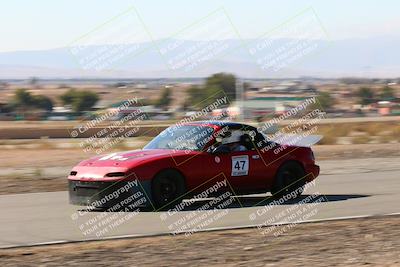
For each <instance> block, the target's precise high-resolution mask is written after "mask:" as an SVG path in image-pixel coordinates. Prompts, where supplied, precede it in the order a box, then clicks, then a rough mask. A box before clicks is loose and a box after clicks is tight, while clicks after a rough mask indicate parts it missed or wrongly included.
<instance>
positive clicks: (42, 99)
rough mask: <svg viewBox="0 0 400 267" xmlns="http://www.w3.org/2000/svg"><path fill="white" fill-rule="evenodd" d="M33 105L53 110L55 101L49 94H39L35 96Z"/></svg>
mask: <svg viewBox="0 0 400 267" xmlns="http://www.w3.org/2000/svg"><path fill="white" fill-rule="evenodd" d="M33 105H34V106H35V107H37V108H39V109H43V110H47V111H51V110H53V101H51V99H50V98H49V97H47V96H43V95H38V96H34V97H33Z"/></svg>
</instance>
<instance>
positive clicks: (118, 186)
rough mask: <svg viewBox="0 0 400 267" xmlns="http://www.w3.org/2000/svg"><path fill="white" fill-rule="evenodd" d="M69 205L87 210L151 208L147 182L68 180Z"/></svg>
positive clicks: (148, 183)
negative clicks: (84, 207)
mask: <svg viewBox="0 0 400 267" xmlns="http://www.w3.org/2000/svg"><path fill="white" fill-rule="evenodd" d="M68 187H69V203H70V204H73V205H79V206H87V208H88V209H94V208H102V209H103V208H107V209H111V210H113V211H114V210H121V209H122V210H125V209H134V208H136V207H151V206H152V204H151V201H152V200H151V192H150V182H149V181H140V182H139V181H138V180H136V181H106V182H103V181H79V180H68Z"/></svg>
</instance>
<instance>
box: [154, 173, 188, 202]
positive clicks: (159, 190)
mask: <svg viewBox="0 0 400 267" xmlns="http://www.w3.org/2000/svg"><path fill="white" fill-rule="evenodd" d="M185 192H186V187H185V181H184V177H183V176H182V175H181V174H180V173H179V172H178V171H176V170H172V169H171V170H164V171H162V172H160V173H158V174H157V175H156V177H155V178H154V179H153V182H152V195H153V200H154V204H155V206H156V208H157V209H168V208H172V207H173V206H174V205H176V204H179V203H180V202H181V201H182V196H183V194H184V193H185Z"/></svg>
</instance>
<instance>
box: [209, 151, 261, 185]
mask: <svg viewBox="0 0 400 267" xmlns="http://www.w3.org/2000/svg"><path fill="white" fill-rule="evenodd" d="M215 157H216V158H217V160H216V162H218V163H217V164H215V165H219V166H220V169H221V170H224V174H225V176H226V178H227V179H228V182H229V184H230V185H231V186H232V187H233V189H234V190H235V192H236V191H237V192H241V191H253V190H254V191H257V190H260V189H265V187H266V179H265V169H266V168H265V165H264V163H263V161H262V159H261V157H260V155H259V154H258V152H257V151H255V150H248V151H234V152H230V153H228V154H222V155H217V156H215Z"/></svg>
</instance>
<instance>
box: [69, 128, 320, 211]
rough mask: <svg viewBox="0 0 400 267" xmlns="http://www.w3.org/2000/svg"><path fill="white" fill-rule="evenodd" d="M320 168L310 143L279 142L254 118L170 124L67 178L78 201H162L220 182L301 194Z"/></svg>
mask: <svg viewBox="0 0 400 267" xmlns="http://www.w3.org/2000/svg"><path fill="white" fill-rule="evenodd" d="M318 174H319V166H317V165H315V159H314V154H313V152H312V150H311V148H309V147H302V146H290V145H283V144H278V143H275V142H273V141H270V140H269V139H268V138H266V136H265V135H264V134H262V133H260V132H259V131H258V130H257V128H255V127H253V126H249V125H245V124H241V123H234V122H212V121H211V122H210V121H207V122H192V123H182V124H179V125H174V126H171V127H169V128H167V129H165V130H164V131H163V132H161V133H160V134H159V135H158V136H157V137H155V138H154V139H153V140H152V141H151V142H150V143H148V144H147V145H146V146H145V147H144V148H143V149H142V150H134V151H127V152H120V153H112V154H109V155H105V156H104V155H103V156H97V157H94V158H91V159H88V160H84V161H82V162H80V163H79V164H78V165H77V166H75V167H74V168H73V169H72V171H71V173H70V175H69V176H68V181H69V197H70V203H71V204H74V205H85V206H88V205H89V206H91V207H95V208H110V207H117V208H121V207H123V206H126V205H128V204H129V203H130V205H132V204H134V205H136V206H139V205H140V206H153V207H155V208H162V207H169V206H170V205H171V203H173V204H176V203H177V202H180V201H181V200H182V199H183V198H191V197H193V196H194V195H196V194H197V195H198V194H200V193H201V192H203V193H204V192H206V194H202V196H204V197H208V196H210V195H211V194H210V195H209V194H208V193H212V192H213V191H215V190H212V189H216V187H215V184H217V185H224V186H225V187H226V188H227V189H229V190H232V191H233V192H234V193H235V194H249V193H265V192H268V191H270V192H271V193H272V195H275V196H282V195H284V194H292V195H293V193H295V194H296V196H299V195H300V194H301V193H302V190H303V188H304V185H305V184H306V183H308V182H310V181H312V180H313V179H315V178H316V177H317V176H318ZM221 181H222V182H225V183H221ZM220 187H222V186H220ZM220 187H218V189H219V188H220ZM210 188H211V190H210Z"/></svg>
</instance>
